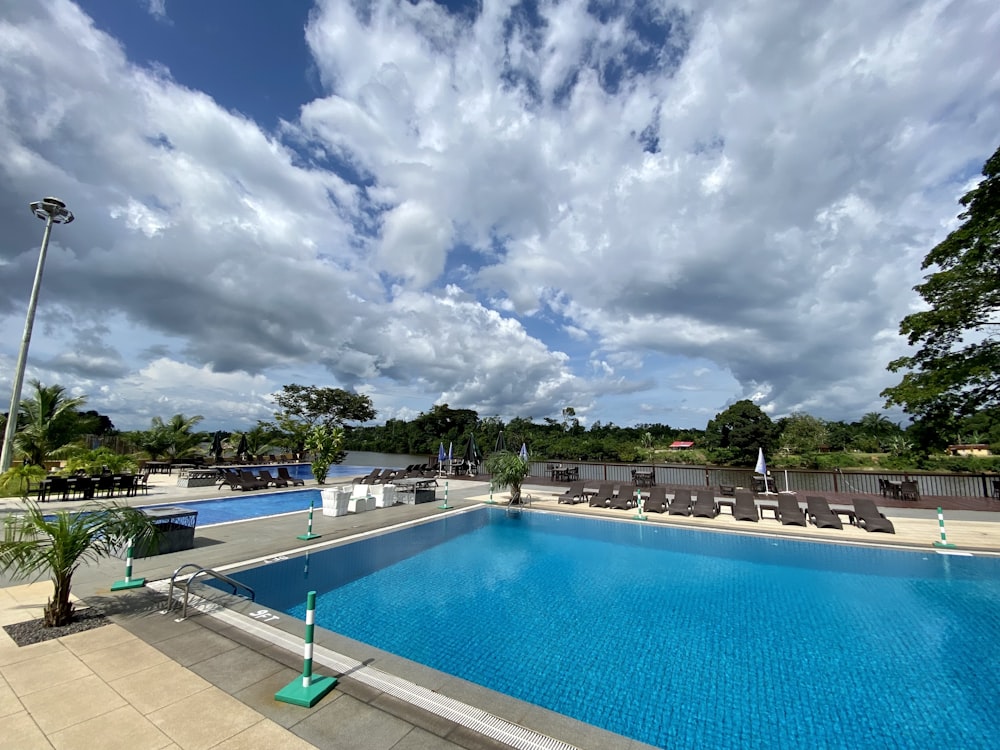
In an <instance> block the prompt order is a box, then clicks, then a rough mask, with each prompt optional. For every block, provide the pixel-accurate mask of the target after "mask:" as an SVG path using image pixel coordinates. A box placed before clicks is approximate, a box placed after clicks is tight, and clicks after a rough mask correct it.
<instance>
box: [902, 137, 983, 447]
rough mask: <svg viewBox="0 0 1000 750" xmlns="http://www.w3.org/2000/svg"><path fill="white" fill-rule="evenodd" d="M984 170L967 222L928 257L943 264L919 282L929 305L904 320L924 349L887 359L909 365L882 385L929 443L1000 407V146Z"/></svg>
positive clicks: (968, 203)
mask: <svg viewBox="0 0 1000 750" xmlns="http://www.w3.org/2000/svg"><path fill="white" fill-rule="evenodd" d="M983 176H984V179H983V180H982V181H981V182H980V183H979V184H978V185H977V186H976V187H975V188H973V189H972V190H970V191H969V192H968V193H966V194H965V196H963V197H962V199H961V201H960V202H961V204H962V205H963V206H964V207H965V211H964V212H963V213H961V214H959V218H960V219H962V222H963V223H962V225H961V226H960V227H959V228H958V229H956V230H954V231H953V232H951V233H950V234H949V235H948V236H947V237H946V238H945V239H944V240H943V241H942V242H941V243H940V244H938V245H937V246H936V247H935V248H934V249H933V250H931V251H930V253H928V254H927V257H926V258H925V259H924V262H923V266H922V268H924V269H927V268H930V267H932V266H934V267H936V268H938V269H939V270H937V271H935V272H934V273H931V274H929V275H928V276H926V277H925V281H924V283H923V284H919V285H917V286H916V287H914V289H915V290H916V291H917V292H918V293H919V294H920V296H921V297H923V298H924V300H925V301H926V302H927V303H928V305H930V309H928V310H922V311H920V312H916V313H913V314H911V315H907V316H906V317H905V318H903V320H902V322H901V323H900V326H899V330H900V333H902V334H904V335H905V336H907V340H908V342H909V344H910V345H911V346H917V347H919V348H918V349H917V351H916V352H915V353H913V354H911V355H909V356H906V357H900V358H899V359H895V360H893V361H892V362H890V363H889V365H888V369H889V370H890V371H892V372H899V371H901V370H908V372H906V374H904V375H903V379H902V381H900V382H899V383H898V384H897V385H894V386H892V387H891V388H886V389H885V390H884V391H882V396H884V397H885V398H886V406H887V407H888V406H892V405H899V406H902V407H903V410H904V411H905V412H906V413H907V414H910V415H912V416H913V418H914V420H915V421H917V422H920V423H922V426H923V427H924V429H923V430H921V437H922V438H923V442H925V443H926V441H927V440H928V439H931V438H932V436H933V434H934V433H940V432H946V433H949V434H950V433H953V432H954V431H955V428H956V423H957V421H958V420H960V419H961V418H963V417H969V416H971V415H973V414H975V413H976V412H979V411H982V410H994V409H996V408H997V407H1000V339H998V336H997V332H998V324H1000V317H998V313H1000V148H998V149H997V151H995V152H994V153H993V156H991V157H990V158H989V160H987V162H986V164H985V166H984V167H983Z"/></svg>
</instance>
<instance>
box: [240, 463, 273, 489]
mask: <svg viewBox="0 0 1000 750" xmlns="http://www.w3.org/2000/svg"><path fill="white" fill-rule="evenodd" d="M237 481H238V482H239V488H240V489H241V490H243V491H244V492H245V491H246V490H263V489H265V488H266V487H267V482H265V481H264V480H262V479H258V478H257V477H255V476H254V475H253V473H252V472H250V471H247V470H246V469H240V475H239V479H238V480H237Z"/></svg>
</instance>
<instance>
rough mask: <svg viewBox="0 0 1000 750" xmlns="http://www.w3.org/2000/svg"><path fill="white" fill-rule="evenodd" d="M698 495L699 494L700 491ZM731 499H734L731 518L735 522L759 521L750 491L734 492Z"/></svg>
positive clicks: (758, 512) (757, 511) (755, 504)
mask: <svg viewBox="0 0 1000 750" xmlns="http://www.w3.org/2000/svg"><path fill="white" fill-rule="evenodd" d="M699 494H701V492H700V491H699ZM733 497H734V498H736V499H735V501H734V502H733V518H735V519H736V520H737V521H754V522H757V521H759V520H760V511H759V510H758V509H757V503H756V501H755V500H754V499H753V493H752V492H751V491H750V490H736V492H735V494H734V495H733Z"/></svg>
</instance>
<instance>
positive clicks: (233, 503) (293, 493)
mask: <svg viewBox="0 0 1000 750" xmlns="http://www.w3.org/2000/svg"><path fill="white" fill-rule="evenodd" d="M298 466H299V468H300V471H299V472H298V473H297V472H296V471H290V473H291V475H292V476H293V477H296V478H303V479H304V478H309V479H311V478H312V473H311V472H310V471H309V466H308V465H307V464H299V465H298ZM251 468H254V467H251ZM259 468H265V469H269V470H270V471H271V474H272V475H273V474H276V472H275V471H274V469H273V467H271V466H262V467H259ZM291 468H292V467H289V469H290V470H291ZM301 468H305V473H304V474H303V473H302V472H301ZM369 471H371V467H368V466H337V465H334V466H331V467H330V473H329V474H328V475H327V482H328V483H329V484H335V483H336V481H337V479H338V478H339V479H342V478H344V477H353V476H359V475H360V476H363V475H365V474H367V473H368V472H369ZM232 493H233V494H232V496H231V497H223V498H214V499H211V500H191V501H189V502H186V503H163V504H159V505H146V506H143V507H145V508H163V507H169V508H187V509H189V510H196V511H198V526H208V525H210V524H213V523H230V522H232V521H245V520H247V519H250V518H262V517H264V516H274V515H278V514H279V513H293V512H295V511H297V510H308V509H309V502H310V500H311V501H312V502H313V503H315V507H316V508H317V509H318V508H321V507H322V505H323V499H322V497H321V495H320V491H319V490H318V489H305V490H304V489H297V490H288V491H286V492H268V493H258V492H251V493H246V492H242V491H237V490H233V491H232ZM317 512H318V511H317Z"/></svg>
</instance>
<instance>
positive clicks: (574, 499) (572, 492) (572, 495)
mask: <svg viewBox="0 0 1000 750" xmlns="http://www.w3.org/2000/svg"><path fill="white" fill-rule="evenodd" d="M583 500H584V497H583V480H582V479H581V480H578V481H576V482H573V483H572V484H571V485H570V486H569V489H567V490H566V491H565V492H564V493H562V494H561V495H560V496H559V497H558V498H557V501H558V502H560V503H566V504H568V505H576V504H577V503H582V502H583Z"/></svg>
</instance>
